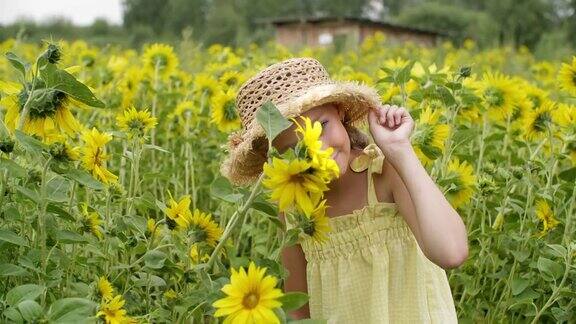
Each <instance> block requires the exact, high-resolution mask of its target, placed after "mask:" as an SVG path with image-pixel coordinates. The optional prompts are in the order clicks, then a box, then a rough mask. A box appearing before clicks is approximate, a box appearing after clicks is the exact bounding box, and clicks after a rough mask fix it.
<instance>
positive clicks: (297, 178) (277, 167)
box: [262, 157, 328, 214]
mask: <svg viewBox="0 0 576 324" xmlns="http://www.w3.org/2000/svg"><path fill="white" fill-rule="evenodd" d="M310 168H311V163H310V162H308V161H305V160H302V159H295V160H292V161H284V160H282V159H279V158H276V157H273V158H272V164H268V162H266V163H265V164H264V174H265V176H266V178H265V179H264V180H263V181H262V184H263V185H264V186H265V187H266V188H268V189H271V190H272V194H271V195H270V198H271V199H272V200H274V201H277V202H278V203H279V206H278V208H279V209H280V211H285V210H287V209H288V208H290V207H292V206H294V205H295V206H296V207H298V208H299V209H300V210H302V211H303V212H304V213H305V214H310V213H311V212H312V210H313V208H314V205H313V203H312V202H313V199H314V198H315V197H318V196H321V195H322V193H323V192H324V191H326V190H328V187H327V186H326V183H325V182H324V180H323V179H321V178H320V177H318V176H316V175H314V174H311V173H310V172H309V170H310Z"/></svg>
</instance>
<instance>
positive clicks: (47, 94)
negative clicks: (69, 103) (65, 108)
mask: <svg viewBox="0 0 576 324" xmlns="http://www.w3.org/2000/svg"><path fill="white" fill-rule="evenodd" d="M29 96H30V92H28V89H26V88H24V89H22V91H20V93H19V94H18V104H19V107H20V110H22V109H23V108H24V105H25V104H26V102H27V101H28V97H29ZM65 100H66V94H65V93H64V92H62V91H59V90H54V89H45V88H37V89H36V90H34V93H33V98H31V99H30V102H29V103H28V104H29V105H30V118H46V117H51V116H54V114H56V111H57V110H58V109H59V108H61V107H62V105H63V103H64V101H65Z"/></svg>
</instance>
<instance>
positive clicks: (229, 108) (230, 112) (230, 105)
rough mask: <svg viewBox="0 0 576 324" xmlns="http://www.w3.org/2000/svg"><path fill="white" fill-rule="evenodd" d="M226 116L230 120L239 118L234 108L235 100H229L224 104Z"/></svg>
mask: <svg viewBox="0 0 576 324" xmlns="http://www.w3.org/2000/svg"><path fill="white" fill-rule="evenodd" d="M224 118H225V119H226V120H230V121H231V120H235V119H236V118H238V115H237V114H236V109H234V100H229V101H227V102H226V103H225V104H224Z"/></svg>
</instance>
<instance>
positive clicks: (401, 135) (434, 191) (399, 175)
mask: <svg viewBox="0 0 576 324" xmlns="http://www.w3.org/2000/svg"><path fill="white" fill-rule="evenodd" d="M368 119H369V123H370V131H371V133H372V135H373V137H374V140H375V142H376V144H377V145H378V147H380V149H381V150H382V152H383V153H384V155H385V156H386V160H385V161H388V162H389V163H390V164H391V165H392V168H388V169H389V172H388V173H389V174H390V175H391V176H390V178H391V186H392V190H393V194H394V199H395V200H396V201H397V203H398V207H399V210H400V212H401V213H402V215H403V217H404V218H405V219H406V222H407V223H408V225H409V226H410V228H411V230H412V232H413V233H414V236H415V237H416V239H417V240H418V244H419V246H420V248H421V249H422V252H424V254H425V255H426V257H427V258H428V259H429V260H430V261H432V262H434V263H436V264H437V265H439V266H440V267H442V268H444V269H449V268H455V267H458V266H459V265H460V264H462V263H463V262H464V261H465V260H466V258H467V257H468V238H467V233H466V227H465V225H464V222H463V221H462V218H461V217H460V215H459V214H458V212H456V210H454V208H452V206H451V205H450V203H449V202H448V201H447V200H446V197H444V194H443V193H442V192H441V191H440V189H439V188H438V186H437V185H436V184H435V183H434V181H433V180H432V178H430V176H429V175H428V173H427V172H426V169H424V167H423V166H422V164H421V163H420V160H419V159H418V157H417V156H416V153H415V152H414V149H413V148H412V144H411V143H410V134H411V132H412V129H413V127H414V121H413V120H412V117H411V116H410V114H409V113H408V111H407V110H406V109H405V108H403V107H397V106H388V105H385V106H384V107H382V108H380V109H379V110H377V111H376V112H375V111H371V112H370V114H369V116H368Z"/></svg>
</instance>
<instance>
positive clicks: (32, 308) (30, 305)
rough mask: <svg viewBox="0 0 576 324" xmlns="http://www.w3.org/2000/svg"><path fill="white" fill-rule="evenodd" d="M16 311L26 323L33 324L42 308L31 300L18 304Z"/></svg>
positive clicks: (40, 313)
mask: <svg viewBox="0 0 576 324" xmlns="http://www.w3.org/2000/svg"><path fill="white" fill-rule="evenodd" d="M18 310H19V311H20V314H22V317H23V318H24V319H25V320H26V321H27V322H34V320H35V319H37V318H38V317H40V316H41V315H42V306H40V305H38V303H37V302H35V301H33V300H25V301H23V302H21V303H20V304H18Z"/></svg>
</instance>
